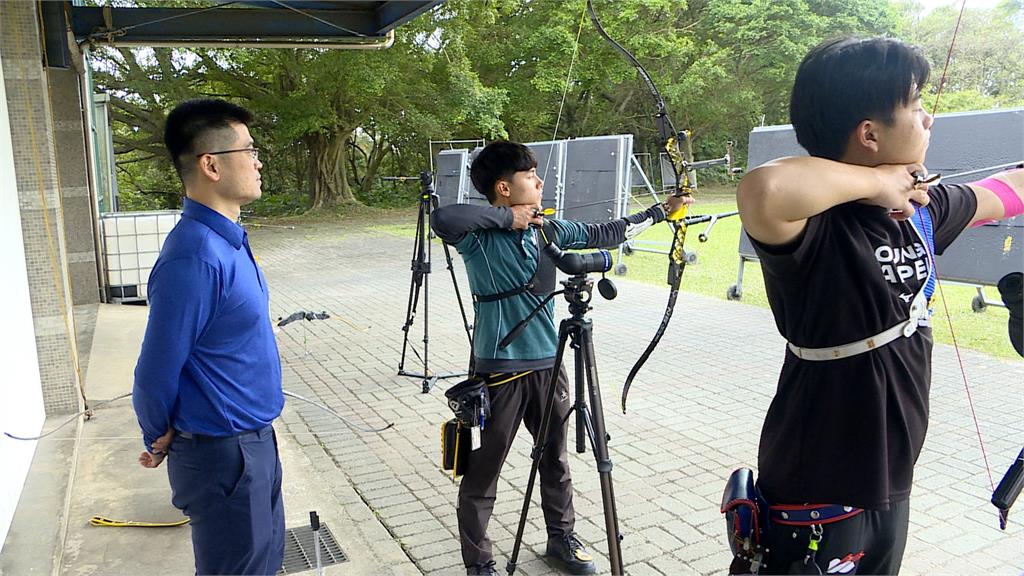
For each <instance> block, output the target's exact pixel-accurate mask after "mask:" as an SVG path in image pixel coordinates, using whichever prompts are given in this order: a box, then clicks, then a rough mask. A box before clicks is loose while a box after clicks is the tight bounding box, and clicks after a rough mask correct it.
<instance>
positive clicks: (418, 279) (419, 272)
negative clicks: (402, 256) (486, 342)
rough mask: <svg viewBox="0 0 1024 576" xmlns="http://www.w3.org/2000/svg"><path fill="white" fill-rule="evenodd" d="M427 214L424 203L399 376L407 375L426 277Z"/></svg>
mask: <svg viewBox="0 0 1024 576" xmlns="http://www.w3.org/2000/svg"><path fill="white" fill-rule="evenodd" d="M425 217H426V215H425V213H424V210H423V205H422V203H421V204H420V213H419V215H418V216H417V218H416V242H415V244H414V245H413V250H412V279H411V280H410V282H409V302H408V304H406V307H405V324H404V325H402V332H403V333H404V336H403V337H402V359H401V360H399V362H398V374H399V375H405V354H406V351H407V350H408V347H409V329H410V328H412V324H413V321H415V319H416V306H417V304H418V303H419V299H420V286H422V285H423V281H424V279H425V275H424V273H423V259H424V246H423V243H424V240H425V238H424V236H425V235H424V231H425V230H424V221H425Z"/></svg>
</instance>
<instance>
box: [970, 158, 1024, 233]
mask: <svg viewBox="0 0 1024 576" xmlns="http://www.w3.org/2000/svg"><path fill="white" fill-rule="evenodd" d="M990 178H991V179H993V180H998V181H1000V182H1002V183H1003V184H1006V185H1007V186H1009V187H1010V189H1011V190H1013V192H1014V193H1015V194H1016V195H1017V197H1018V198H1019V199H1020V200H1021V201H1022V202H1024V169H1022V170H1010V171H1008V172H1000V173H998V174H996V175H994V176H990V177H989V178H986V179H985V180H982V181H980V182H972V183H971V184H970V187H971V189H972V190H974V195H975V196H977V197H978V211H977V212H975V213H974V219H973V220H972V221H971V223H972V224H973V223H975V222H978V221H979V220H1002V219H1004V218H1006V217H1007V214H1006V210H1005V207H1004V204H1003V201H1002V200H1001V199H1000V198H999V197H998V196H997V195H996V193H995V192H993V191H992V189H991V184H988V185H986V181H987V180H989V179H990Z"/></svg>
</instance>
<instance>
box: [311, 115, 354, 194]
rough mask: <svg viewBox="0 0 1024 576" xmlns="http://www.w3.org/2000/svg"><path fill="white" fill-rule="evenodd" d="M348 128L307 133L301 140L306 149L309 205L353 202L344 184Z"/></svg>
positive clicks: (346, 181)
mask: <svg viewBox="0 0 1024 576" xmlns="http://www.w3.org/2000/svg"><path fill="white" fill-rule="evenodd" d="M350 134H351V131H348V132H346V131H343V130H338V131H335V132H332V133H330V134H321V133H317V134H311V135H309V136H306V138H305V139H304V140H305V142H306V146H307V147H308V148H309V196H310V207H311V208H322V207H324V206H331V205H333V204H338V203H342V204H353V203H356V198H355V195H354V194H353V193H352V188H351V187H350V186H349V183H348V165H347V162H348V159H347V158H346V154H347V146H345V141H346V140H347V139H348V137H349V135H350Z"/></svg>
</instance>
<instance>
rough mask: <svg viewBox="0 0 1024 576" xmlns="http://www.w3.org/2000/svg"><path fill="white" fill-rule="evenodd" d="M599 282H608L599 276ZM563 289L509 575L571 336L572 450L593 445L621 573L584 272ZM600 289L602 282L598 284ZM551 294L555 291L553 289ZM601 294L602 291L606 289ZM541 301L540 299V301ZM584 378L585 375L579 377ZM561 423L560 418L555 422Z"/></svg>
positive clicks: (611, 551) (615, 568) (612, 557)
mask: <svg viewBox="0 0 1024 576" xmlns="http://www.w3.org/2000/svg"><path fill="white" fill-rule="evenodd" d="M604 281H605V282H609V281H607V280H604ZM562 285H563V286H565V289H564V290H561V291H560V292H561V293H562V294H563V295H564V297H565V300H566V301H567V302H568V303H569V313H570V315H571V316H570V317H569V318H566V319H564V320H562V322H561V324H559V326H558V352H557V353H556V354H555V368H554V370H552V371H551V381H550V382H549V383H548V389H547V393H548V399H547V404H546V405H545V408H544V416H543V418H542V419H541V422H540V430H538V432H537V437H536V438H535V442H536V443H535V444H534V446H533V451H532V452H531V454H530V457H531V458H532V459H533V465H532V466H531V468H530V479H529V481H528V482H527V484H526V495H525V496H524V498H523V509H522V511H521V512H520V514H519V528H518V529H517V530H516V539H515V544H514V545H513V547H512V555H511V556H510V557H509V561H508V566H507V568H506V569H507V570H508V573H509V574H510V575H511V574H512V573H513V572H515V569H516V561H517V560H518V558H519V549H520V547H521V546H522V542H523V530H524V529H525V528H526V515H527V512H528V511H529V509H530V498H531V496H532V495H533V485H534V482H535V481H536V478H537V470H538V466H539V465H540V459H541V456H543V454H544V449H545V447H546V445H547V442H548V437H549V434H550V428H549V427H550V425H551V415H552V413H553V410H554V403H555V388H556V382H557V380H558V372H559V369H558V367H559V366H561V365H562V357H563V355H564V353H565V344H566V342H569V341H571V342H572V344H571V346H572V349H573V356H574V363H575V375H574V377H575V383H576V401H575V403H574V404H573V407H572V409H571V410H570V413H572V412H575V413H576V452H577V453H579V454H582V453H583V452H585V451H586V440H585V436H584V433H585V434H586V436H589V437H590V445H591V447H592V449H593V451H594V460H595V462H596V463H597V473H598V476H600V482H601V502H602V504H603V505H604V525H605V532H606V533H607V536H608V561H609V563H610V564H611V571H612V574H615V575H616V576H618V575H619V574H622V549H621V545H620V543H621V540H622V536H621V535H620V534H619V520H618V515H617V512H616V510H615V490H614V489H613V486H612V461H611V458H610V457H609V455H608V439H609V436H608V432H607V431H606V429H605V425H604V408H603V407H602V403H601V389H600V387H599V385H598V381H597V365H596V362H595V359H594V336H593V323H592V322H591V321H590V320H588V319H586V313H587V311H588V310H590V300H591V297H592V294H593V288H594V283H593V281H591V280H590V279H589V278H587V275H586V274H577V275H574V276H571V277H569V279H568V280H563V281H562ZM601 293H602V295H605V291H604V287H602V290H601ZM556 294H557V292H556ZM606 297H607V295H606ZM541 306H543V303H542V304H541ZM584 378H586V380H585V381H584ZM587 398H589V399H590V407H589V408H588V406H587ZM557 424H558V425H562V424H563V423H562V422H558V423H557Z"/></svg>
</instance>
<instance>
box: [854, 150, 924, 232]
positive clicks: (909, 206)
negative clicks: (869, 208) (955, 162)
mask: <svg viewBox="0 0 1024 576" xmlns="http://www.w3.org/2000/svg"><path fill="white" fill-rule="evenodd" d="M874 172H875V176H876V177H877V178H878V192H877V193H876V194H875V195H874V196H871V197H868V198H865V199H864V200H862V202H864V203H866V204H873V205H875V206H881V207H883V208H888V209H889V216H890V217H891V218H893V219H894V220H909V219H910V217H912V216H913V215H914V211H915V210H916V209H917V208H920V207H923V206H927V205H928V200H929V197H928V184H927V183H925V182H920V183H919V182H918V181H917V179H916V178H915V176H914V174H915V173H916V172H925V173H927V172H926V170H925V168H924V165H922V164H882V165H880V166H875V168H874Z"/></svg>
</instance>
